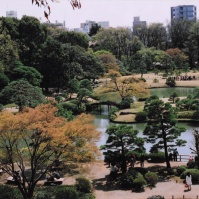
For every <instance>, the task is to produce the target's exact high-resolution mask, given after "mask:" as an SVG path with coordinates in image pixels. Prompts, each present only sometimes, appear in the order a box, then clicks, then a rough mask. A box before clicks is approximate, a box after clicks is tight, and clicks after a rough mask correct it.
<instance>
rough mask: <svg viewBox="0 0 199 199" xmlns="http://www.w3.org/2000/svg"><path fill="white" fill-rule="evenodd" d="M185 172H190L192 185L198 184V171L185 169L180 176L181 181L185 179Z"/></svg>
mask: <svg viewBox="0 0 199 199" xmlns="http://www.w3.org/2000/svg"><path fill="white" fill-rule="evenodd" d="M187 172H190V174H191V176H192V182H193V183H198V182H199V170H198V169H187V170H186V171H184V172H183V173H182V174H181V175H180V178H181V179H185V178H186V175H187Z"/></svg>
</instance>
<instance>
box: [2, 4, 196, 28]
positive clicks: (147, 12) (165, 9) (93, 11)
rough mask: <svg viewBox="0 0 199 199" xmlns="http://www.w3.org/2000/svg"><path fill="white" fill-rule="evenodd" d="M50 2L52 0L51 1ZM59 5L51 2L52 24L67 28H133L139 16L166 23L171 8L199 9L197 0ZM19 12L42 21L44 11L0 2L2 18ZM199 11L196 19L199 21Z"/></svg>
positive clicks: (142, 19)
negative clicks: (76, 6) (96, 24)
mask: <svg viewBox="0 0 199 199" xmlns="http://www.w3.org/2000/svg"><path fill="white" fill-rule="evenodd" d="M49 1H50V0H49ZM59 1H60V2H59V3H50V6H51V14H50V17H49V19H50V22H52V23H54V22H55V21H58V22H63V21H65V24H66V28H70V29H73V28H79V27H80V24H81V23H82V22H85V21H86V20H91V21H96V22H99V21H109V24H110V27H118V26H122V27H132V24H133V18H134V17H136V16H139V17H140V20H141V21H146V22H147V24H150V23H153V22H155V23H163V24H164V25H166V24H167V23H168V22H170V20H171V12H170V8H171V7H172V6H178V5H195V6H196V7H197V9H199V1H198V0H80V1H81V4H82V8H81V9H75V10H73V9H72V7H71V5H70V0H59ZM11 10H13V11H17V17H18V19H20V18H21V17H22V16H23V15H28V16H35V17H37V18H38V19H39V18H42V22H46V21H47V20H46V19H45V17H44V14H43V13H44V8H39V7H37V6H36V5H32V1H31V0H1V7H0V16H4V17H5V16H6V11H11ZM198 13H199V11H198V10H197V19H198V18H199V14H198Z"/></svg>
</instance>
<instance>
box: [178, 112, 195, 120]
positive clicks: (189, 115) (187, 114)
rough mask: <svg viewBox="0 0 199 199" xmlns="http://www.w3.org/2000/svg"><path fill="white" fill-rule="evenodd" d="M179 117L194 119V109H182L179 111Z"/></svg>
mask: <svg viewBox="0 0 199 199" xmlns="http://www.w3.org/2000/svg"><path fill="white" fill-rule="evenodd" d="M178 118H187V119H192V118H193V111H181V112H178Z"/></svg>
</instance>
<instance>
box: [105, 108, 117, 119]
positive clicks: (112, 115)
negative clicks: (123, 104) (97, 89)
mask: <svg viewBox="0 0 199 199" xmlns="http://www.w3.org/2000/svg"><path fill="white" fill-rule="evenodd" d="M117 111H119V109H118V108H117V107H112V108H111V109H110V110H109V113H108V115H109V118H110V119H111V120H114V119H115V118H116V117H117V115H116V112H117Z"/></svg>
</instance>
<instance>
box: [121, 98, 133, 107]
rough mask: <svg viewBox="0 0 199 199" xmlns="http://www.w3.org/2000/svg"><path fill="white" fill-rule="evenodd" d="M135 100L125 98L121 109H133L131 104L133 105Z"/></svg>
mask: <svg viewBox="0 0 199 199" xmlns="http://www.w3.org/2000/svg"><path fill="white" fill-rule="evenodd" d="M133 102H134V101H133V99H132V98H125V99H124V100H122V101H121V102H120V109H126V108H130V107H131V103H133Z"/></svg>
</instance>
